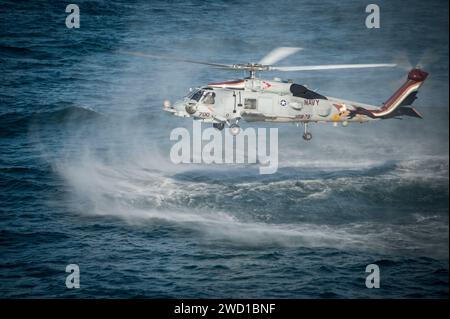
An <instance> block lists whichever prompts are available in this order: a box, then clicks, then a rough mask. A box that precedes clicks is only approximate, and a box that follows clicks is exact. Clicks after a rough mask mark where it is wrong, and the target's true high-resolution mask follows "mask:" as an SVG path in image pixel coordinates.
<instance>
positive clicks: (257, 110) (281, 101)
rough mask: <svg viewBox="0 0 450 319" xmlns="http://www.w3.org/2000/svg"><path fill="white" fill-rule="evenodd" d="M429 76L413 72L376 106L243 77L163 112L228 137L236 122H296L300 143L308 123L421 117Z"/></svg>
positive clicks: (192, 94) (166, 107)
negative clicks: (419, 102)
mask: <svg viewBox="0 0 450 319" xmlns="http://www.w3.org/2000/svg"><path fill="white" fill-rule="evenodd" d="M427 76H428V73H427V72H425V71H423V70H421V69H417V68H416V69H412V70H411V71H410V72H409V73H408V77H407V80H406V82H405V83H404V84H403V86H401V87H400V88H399V89H398V90H397V91H396V92H394V94H393V95H392V96H391V97H390V98H389V99H388V100H386V102H385V103H383V104H382V105H381V106H375V105H369V104H364V103H360V102H354V101H349V100H343V99H338V98H333V97H330V96H325V95H322V94H319V93H317V92H315V91H312V90H310V89H308V88H307V87H306V86H304V85H300V84H296V83H292V82H291V81H281V80H280V79H274V80H264V79H259V78H255V77H248V78H245V79H241V80H235V81H227V82H217V83H209V84H208V85H207V86H203V87H200V88H197V89H195V90H192V91H191V92H190V93H189V94H188V95H187V96H186V97H184V99H183V100H181V101H178V102H176V103H175V104H174V105H173V106H171V105H170V103H168V102H167V101H166V102H165V103H164V110H165V111H168V112H171V113H173V114H174V115H177V116H183V117H192V118H194V119H195V120H200V121H203V122H207V123H213V125H214V127H216V128H218V129H223V128H224V126H225V124H227V125H229V126H230V130H231V132H232V134H233V135H236V134H239V126H238V125H237V123H238V122H239V121H240V120H241V119H244V120H245V121H247V122H278V123H287V122H297V123H303V124H305V125H304V126H305V133H304V138H305V139H307V140H309V139H310V138H311V136H312V135H311V134H310V133H308V132H307V124H308V123H311V122H314V123H321V122H322V123H327V122H332V123H342V125H343V126H347V125H348V124H349V123H350V122H360V123H364V122H368V121H373V120H379V119H389V118H396V117H402V116H410V117H417V118H421V117H422V116H421V115H420V114H419V113H418V112H417V111H416V110H415V109H414V108H413V107H411V104H412V103H413V102H414V100H415V99H416V95H417V91H418V89H419V88H420V86H421V85H422V84H423V83H424V81H425V79H426V78H427Z"/></svg>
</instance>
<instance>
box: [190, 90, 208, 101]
mask: <svg viewBox="0 0 450 319" xmlns="http://www.w3.org/2000/svg"><path fill="white" fill-rule="evenodd" d="M203 92H204V91H203V90H197V91H195V92H194V93H193V94H192V95H191V96H189V98H190V99H191V100H194V101H197V102H198V101H200V98H201V97H202V96H203Z"/></svg>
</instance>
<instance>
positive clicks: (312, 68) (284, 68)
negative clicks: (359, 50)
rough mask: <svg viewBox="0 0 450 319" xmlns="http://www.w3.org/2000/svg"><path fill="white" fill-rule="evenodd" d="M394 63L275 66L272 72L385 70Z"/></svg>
mask: <svg viewBox="0 0 450 319" xmlns="http://www.w3.org/2000/svg"><path fill="white" fill-rule="evenodd" d="M395 66H397V64H394V63H380V64H330V65H304V66H273V67H270V70H271V71H272V70H274V71H286V72H288V71H318V70H337V69H363V68H385V67H389V68H392V67H395Z"/></svg>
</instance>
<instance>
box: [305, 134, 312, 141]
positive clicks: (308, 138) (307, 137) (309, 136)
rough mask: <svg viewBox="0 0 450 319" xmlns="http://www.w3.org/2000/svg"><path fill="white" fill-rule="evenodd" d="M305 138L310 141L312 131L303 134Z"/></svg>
mask: <svg viewBox="0 0 450 319" xmlns="http://www.w3.org/2000/svg"><path fill="white" fill-rule="evenodd" d="M303 139H304V140H305V141H309V140H311V139H312V134H311V133H310V132H306V133H305V134H303Z"/></svg>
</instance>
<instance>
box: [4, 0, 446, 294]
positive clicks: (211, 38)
mask: <svg viewBox="0 0 450 319" xmlns="http://www.w3.org/2000/svg"><path fill="white" fill-rule="evenodd" d="M71 2H73V1H70V2H69V1H57V2H56V1H33V2H32V3H31V2H17V1H12V0H11V1H10V0H7V1H2V3H1V6H0V24H1V28H0V30H1V34H0V36H1V37H0V68H1V72H0V74H1V82H0V83H1V84H0V87H1V91H0V97H1V101H0V154H1V157H0V185H1V192H0V204H1V205H0V297H2V298H55V297H56V298H139V297H140V298H163V297H169V298H173V297H177V298H182V297H183V298H188V297H189V298H224V297H229V298H231V297H233V298H240V297H246V298H262V297H266V298H448V270H449V267H448V265H449V261H448V230H449V228H448V217H449V209H448V207H449V206H448V200H449V180H448V178H449V165H448V163H449V149H448V134H449V131H448V127H449V123H448V118H449V113H448V110H449V99H448V2H447V1H431V2H424V1H410V2H408V6H405V5H404V2H402V1H378V4H379V6H380V9H381V28H380V29H371V30H369V29H367V28H366V27H365V24H364V21H365V18H366V13H365V11H364V9H365V5H366V3H365V2H363V1H345V2H343V3H341V2H336V1H330V0H327V1H320V2H317V1H284V0H283V1H265V2H264V3H258V2H255V1H238V0H235V1H213V2H206V1H197V0H192V1H183V2H163V1H139V0H137V1H129V2H125V1H118V0H111V1H81V0H79V1H76V3H77V4H78V5H79V7H80V14H81V19H80V23H81V25H80V28H79V29H68V28H66V26H65V19H66V15H67V14H66V13H65V7H66V5H67V4H69V3H71ZM277 46H299V47H303V48H304V50H303V51H302V52H300V53H298V54H296V55H294V56H291V57H289V58H288V59H286V61H283V62H281V64H285V65H289V64H291V65H296V64H306V65H307V64H327V63H330V64H331V63H379V62H380V63H389V62H398V63H399V67H397V68H394V69H388V70H386V69H383V70H382V69H377V70H352V71H344V70H341V71H323V72H304V73H290V74H282V75H281V76H283V77H285V78H286V77H288V78H291V79H293V80H294V81H295V82H297V83H303V84H307V85H309V87H311V88H313V89H317V90H318V91H319V92H320V93H322V94H325V95H330V96H338V97H342V98H346V99H351V100H358V101H362V102H367V103H372V104H380V103H381V102H383V101H384V100H386V99H387V98H388V97H389V96H390V94H392V92H393V91H394V90H395V89H396V88H397V87H399V86H400V85H401V84H402V81H404V79H405V76H406V73H407V67H408V65H409V66H414V65H416V64H418V63H420V64H421V66H422V67H423V68H424V69H426V70H427V71H429V72H430V77H429V79H428V80H427V81H426V83H425V84H424V86H423V87H422V88H421V90H420V92H419V99H418V100H417V101H416V102H415V107H416V108H417V109H418V110H419V112H421V113H422V114H423V116H424V119H423V120H418V119H413V118H405V119H403V120H387V121H380V122H377V123H370V124H366V125H359V124H358V125H350V126H349V127H346V128H343V127H333V126H331V125H322V124H317V125H312V127H311V130H312V133H313V134H314V138H313V140H312V141H310V142H308V143H307V142H304V141H303V140H302V138H301V134H302V129H301V127H300V128H298V127H296V126H295V125H269V124H266V123H263V124H261V123H259V124H252V125H256V126H258V127H267V128H271V127H278V129H279V169H278V171H277V172H276V173H275V174H272V175H260V174H259V170H258V168H259V165H242V164H241V165H206V164H204V165H202V164H196V165H194V164H183V165H175V164H172V163H171V161H170V159H169V152H170V148H171V146H172V145H173V143H174V142H173V141H170V140H169V135H170V132H171V130H172V129H174V128H176V127H186V128H188V129H192V122H191V120H190V119H181V118H175V117H171V116H170V115H169V114H166V113H165V112H162V110H161V105H162V101H163V100H164V99H170V100H172V101H174V100H176V99H178V98H180V97H182V96H183V95H185V94H186V92H188V89H189V87H194V86H198V85H202V84H204V83H208V82H212V81H220V80H227V79H233V78H236V77H241V76H242V74H240V73H238V74H236V73H233V72H231V71H218V70H214V69H209V68H208V67H204V66H198V65H186V64H183V63H170V62H169V61H165V60H156V59H154V60H153V59H143V58H139V57H133V56H127V55H124V54H121V53H120V51H141V52H147V53H151V54H159V55H168V56H176V57H181V58H185V59H197V60H204V61H212V62H223V63H242V62H250V61H258V60H259V59H260V58H261V57H262V56H264V55H265V54H266V53H267V52H269V51H270V50H271V49H273V48H275V47H277ZM279 75H280V74H271V73H268V74H265V75H264V76H267V77H268V78H271V77H273V76H279ZM163 113H164V114H163ZM243 126H244V127H248V126H249V125H248V124H247V125H246V124H243ZM204 127H207V125H204ZM68 264H77V265H79V267H80V274H81V276H80V285H81V287H80V289H67V288H66V286H65V280H66V276H67V275H68V274H67V273H66V272H65V269H66V265H68ZM368 264H377V265H378V266H379V267H380V273H381V281H380V285H381V286H380V288H379V289H368V288H366V286H365V279H366V276H367V275H368V274H367V273H366V272H365V269H366V266H367V265H368Z"/></svg>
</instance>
